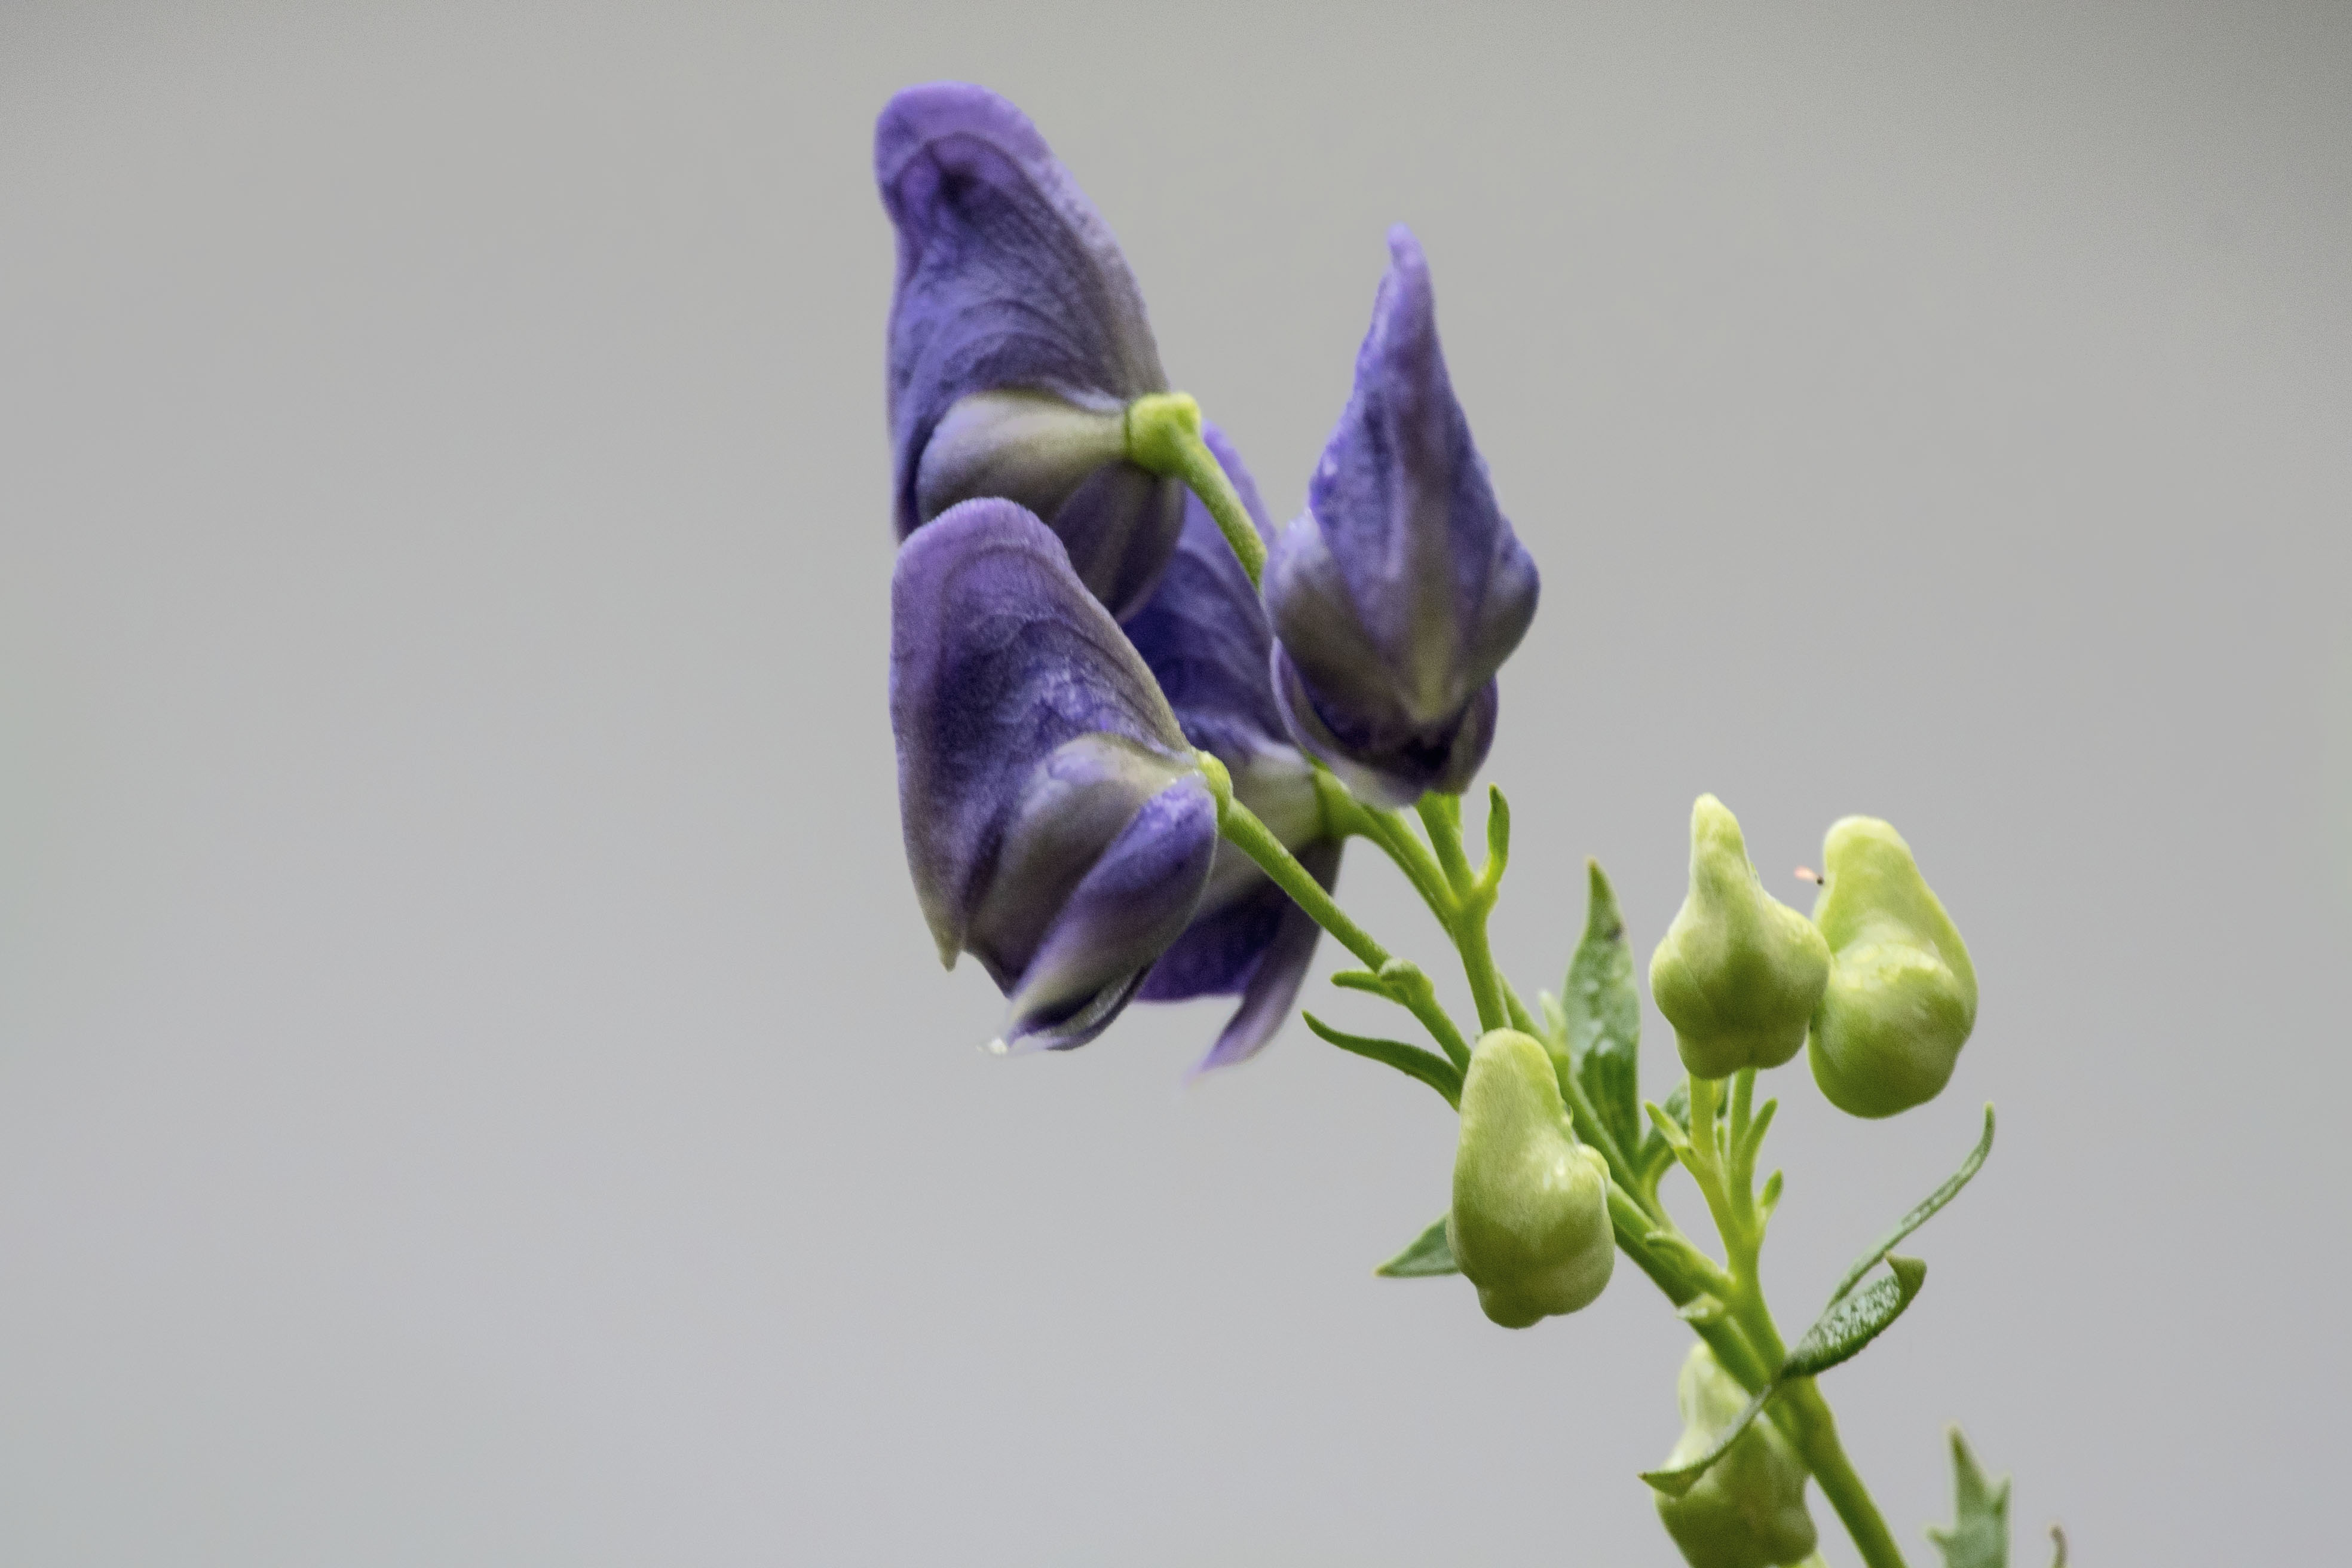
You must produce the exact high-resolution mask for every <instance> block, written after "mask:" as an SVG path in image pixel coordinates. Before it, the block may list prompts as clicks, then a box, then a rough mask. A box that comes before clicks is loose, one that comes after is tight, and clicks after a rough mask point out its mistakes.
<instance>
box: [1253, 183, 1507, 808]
mask: <svg viewBox="0 0 2352 1568" xmlns="http://www.w3.org/2000/svg"><path fill="white" fill-rule="evenodd" d="M1389 258H1390V259H1389V270H1388V273H1387V276H1386V277H1384V278H1383V279H1381V289H1380V294H1379V297H1378V298H1377V299H1376V300H1374V302H1373V305H1372V324H1371V330H1370V331H1369V332H1367V333H1366V334H1365V337H1364V342H1363V347H1362V348H1361V350H1360V351H1359V353H1357V356H1356V382H1355V389H1354V392H1353V394H1352V395H1350V397H1349V403H1348V407H1347V411H1346V412H1345V413H1344V414H1342V415H1341V416H1340V418H1339V426H1338V427H1337V428H1336V429H1335V430H1334V431H1333V432H1332V435H1331V439H1330V441H1329V443H1328V445H1327V446H1326V447H1324V450H1323V458H1322V461H1321V463H1320V464H1319V465H1318V467H1317V468H1316V471H1315V477H1314V479H1313V481H1312V482H1311V483H1310V484H1309V486H1308V488H1307V510H1306V511H1305V512H1303V513H1302V514H1300V515H1299V516H1298V517H1297V518H1296V519H1294V520H1293V521H1291V523H1290V524H1289V526H1288V527H1286V528H1285V529H1284V530H1283V531H1282V534H1281V537H1280V538H1279V539H1277V540H1276V542H1275V544H1274V548H1273V550H1272V551H1271V552H1269V555H1268V559H1267V562H1266V570H1265V602H1266V606H1267V609H1268V611H1269V612H1270V614H1271V616H1272V619H1273V626H1274V632H1275V636H1276V637H1277V638H1279V639H1280V642H1281V652H1282V657H1281V658H1279V659H1278V660H1277V663H1276V675H1275V689H1276V694H1277V696H1278V697H1279V698H1280V699H1281V700H1282V702H1283V707H1284V710H1285V715H1286V719H1287V720H1288V721H1289V729H1290V733H1291V734H1292V736H1293V737H1294V738H1295V739H1296V740H1297V742H1298V743H1299V744H1300V745H1302V746H1304V747H1306V748H1307V750H1308V751H1310V752H1314V753H1315V754H1317V755H1318V756H1320V757H1322V758H1323V759H1324V760H1325V761H1326V762H1328V763H1331V764H1332V766H1333V767H1334V768H1335V769H1336V770H1340V771H1341V772H1342V774H1343V776H1345V777H1348V778H1349V782H1350V784H1351V785H1353V784H1356V782H1357V781H1358V780H1366V779H1369V780H1374V781H1377V783H1376V784H1374V785H1373V793H1374V794H1375V795H1377V796H1378V797H1379V798H1381V799H1382V800H1384V801H1386V802H1389V803H1391V804H1402V803H1403V802H1406V801H1409V800H1411V799H1412V798H1415V797H1417V796H1418V795H1420V794H1421V792H1422V791H1423V790H1425V789H1439V790H1444V791H1447V792H1450V793H1458V792H1459V791H1460V790H1461V789H1462V788H1463V787H1465V785H1467V784H1468V783H1469V781H1470V778H1471V777H1472V775H1473V774H1475V773H1476V771H1477V768H1478V765H1479V764H1480V763H1482V762H1484V761H1485V759H1486V748H1487V747H1488V745H1489V744H1491V742H1492V741H1493V737H1494V723H1493V721H1494V699H1493V696H1492V692H1493V682H1494V678H1495V672H1496V670H1497V669H1498V668H1501V667H1502V664H1503V661H1504V660H1505V659H1506V658H1508V657H1509V656H1510V653H1511V651H1512V649H1514V648H1516V647H1517V646H1518V643H1519V639H1520V638H1521V637H1524V636H1525V635H1526V633H1527V629H1528V623H1529V622H1530V621H1531V620H1533V619H1534V616H1535V608H1536V597H1537V590H1538V580H1537V574H1536V567H1535V563H1534V561H1533V560H1531V559H1530V558H1529V557H1528V552H1526V550H1525V549H1523V548H1521V546H1520V544H1519V542H1518V538H1517V535H1516V534H1515V533H1513V532H1512V531H1511V525H1510V523H1509V522H1508V521H1507V520H1506V519H1505V518H1504V516H1503V514H1502V511H1501V509H1500V508H1499V507H1497V506H1496V501H1495V493H1494V487H1493V485H1492V483H1491V482H1490V481H1489V479H1488V478H1487V474H1486V462H1485V460H1484V459H1482V458H1480V457H1479V456H1478V450H1477V447H1476V446H1475V443H1474V442H1473V441H1472V440H1471V437H1470V424H1469V420H1468V419H1467V417H1466V416H1465V415H1464V414H1463V412H1462V405H1460V403H1458V402H1457V401H1456V400H1455V399H1454V387H1453V383H1452V381H1451V379H1450V378H1449V377H1448V375H1447V374H1446V369H1445V357H1444V351H1443V349H1442V348H1441V347H1440V345H1439V342H1438V338H1437V313H1436V311H1437V308H1436V297H1435V294H1434V293H1433V290H1432V289H1431V286H1430V279H1429V264H1428V262H1427V260H1426V259H1425V258H1423V255H1422V251H1421V247H1420V244H1419V243H1418V242H1417V241H1416V240H1414V238H1413V237H1412V232H1411V231H1410V230H1408V229H1406V228H1405V227H1404V226H1402V225H1399V226H1396V227H1395V228H1392V229H1391V230H1390V231H1389Z"/></svg>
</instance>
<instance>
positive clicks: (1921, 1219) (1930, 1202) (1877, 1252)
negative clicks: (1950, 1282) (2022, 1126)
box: [1830, 1105, 1992, 1303]
mask: <svg viewBox="0 0 2352 1568" xmlns="http://www.w3.org/2000/svg"><path fill="white" fill-rule="evenodd" d="M1991 1152H1992V1107H1991V1106H1990V1105H1987V1106H1986V1107H1985V1123H1984V1136H1982V1137H1981V1138H1979V1139H1978V1140H1977V1146H1976V1147H1975V1148H1974V1149H1971V1150H1969V1157H1968V1158H1967V1159H1965V1160H1963V1161H1961V1162H1960V1168H1959V1169H1958V1170H1957V1171H1955V1172H1953V1173H1951V1175H1950V1177H1949V1178H1948V1179H1947V1180H1946V1181H1945V1183H1944V1184H1943V1185H1942V1186H1940V1187H1937V1189H1936V1190H1935V1191H1934V1192H1932V1193H1929V1194H1927V1197H1926V1198H1924V1199H1922V1200H1921V1201H1920V1204H1919V1206H1918V1207H1916V1208H1915V1209H1913V1210H1912V1211H1911V1212H1910V1213H1909V1214H1906V1215H1904V1216H1903V1217H1902V1218H1901V1219H1899V1220H1897V1221H1896V1222H1895V1228H1894V1229H1893V1230H1890V1231H1888V1232H1887V1233H1886V1234H1885V1236H1882V1237H1879V1238H1878V1239H1877V1240H1876V1241H1874V1242H1872V1243H1871V1244H1870V1250H1869V1251H1867V1252H1865V1253H1864V1254H1863V1255H1862V1256H1861V1257H1860V1258H1855V1259H1854V1263H1853V1268H1849V1269H1847V1270H1846V1271H1845V1278H1844V1279H1841V1280H1839V1281H1838V1284H1837V1289H1834V1290H1832V1291H1831V1292H1830V1300H1831V1301H1832V1303H1834V1302H1835V1301H1836V1300H1838V1299H1839V1298H1840V1297H1842V1296H1843V1295H1844V1294H1845V1293H1846V1292H1847V1291H1849V1290H1851V1289H1853V1288H1854V1286H1855V1284H1856V1283H1858V1282H1859V1281H1860V1280H1861V1279H1862V1277H1863V1276H1864V1275H1865V1274H1867V1273H1869V1272H1870V1271H1871V1270H1872V1269H1873V1268H1876V1267H1878V1260H1879V1259H1880V1258H1884V1257H1885V1256H1886V1254H1887V1251H1888V1249H1890V1248H1891V1247H1894V1246H1895V1244H1896V1243H1898V1242H1900V1241H1901V1240H1902V1239H1903V1238H1904V1237H1906V1236H1908V1235H1910V1234H1911V1233H1912V1232H1913V1231H1915V1230H1916V1229H1918V1228H1919V1227H1920V1226H1923V1225H1925V1224H1927V1222H1928V1221H1929V1220H1930V1219H1932V1218H1934V1217H1935V1214H1936V1211H1937V1209H1940V1208H1942V1207H1943V1206H1944V1205H1946V1204H1948V1203H1950V1202H1951V1201H1952V1200H1953V1199H1954V1198H1956V1197H1958V1196H1959V1195H1960V1189H1961V1188H1962V1187H1965V1186H1967V1185H1968V1184H1969V1177H1971V1176H1973V1175H1975V1174H1976V1173H1978V1172H1979V1170H1981V1169H1983V1168H1984V1163H1985V1156H1986V1155H1987V1154H1990V1153H1991Z"/></svg>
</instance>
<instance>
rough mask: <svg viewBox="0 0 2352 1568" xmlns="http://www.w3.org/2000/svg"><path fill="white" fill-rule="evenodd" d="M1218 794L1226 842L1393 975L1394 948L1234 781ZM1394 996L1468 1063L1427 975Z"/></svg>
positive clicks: (1206, 764) (1205, 757) (1209, 764)
mask: <svg viewBox="0 0 2352 1568" xmlns="http://www.w3.org/2000/svg"><path fill="white" fill-rule="evenodd" d="M1200 756H1201V763H1202V771H1203V772H1210V771H1211V769H1212V768H1213V769H1214V771H1213V773H1211V776H1212V779H1213V780H1219V779H1222V776H1223V773H1224V768H1223V764H1222V763H1217V760H1216V759H1215V758H1214V757H1213V756H1210V755H1209V754H1208V753H1207V752H1202V753H1200ZM1217 793H1218V795H1219V797H1220V809H1219V811H1218V814H1217V830H1218V832H1220V833H1222V834H1223V836H1224V837H1225V839H1226V841H1227V842H1228V843H1230V844H1232V845H1233V846H1234V847H1235V848H1236V849H1239V850H1240V851H1241V852H1242V853H1243V854H1244V855H1246V856H1248V857H1249V858H1251V859H1252V860H1254V861H1255V862H1256V863H1257V868H1258V869H1259V870H1261V871H1264V872H1265V874H1266V876H1267V877H1268V878H1269V879H1272V880H1273V882H1274V885H1275V886H1276V887H1277V888H1280V889H1282V890H1283V891H1284V892H1286V893H1287V894H1289V895H1290V898H1291V901H1292V902H1294V903H1296V904H1297V906H1298V907H1299V908H1300V909H1302V910H1306V911H1307V918H1308V919H1310V920H1312V921H1314V922H1315V923H1316V924H1317V925H1319V926H1321V927H1322V928H1323V929H1324V930H1325V931H1329V932H1330V933H1331V934H1332V936H1333V937H1335V938H1336V939H1338V941H1339V945H1340V946H1342V947H1344V948H1346V949H1347V950H1348V951H1349V952H1351V953H1353V954H1355V955H1356V959H1357V961H1358V962H1359V963H1362V964H1363V966H1364V967H1365V968H1366V969H1369V970H1370V971H1371V972H1372V973H1374V974H1375V975H1381V977H1382V978H1387V976H1386V975H1385V974H1383V973H1382V972H1383V971H1388V970H1389V967H1390V964H1391V962H1392V955H1391V953H1390V952H1389V950H1388V949H1387V948H1385V947H1382V946H1381V944H1380V943H1379V942H1375V941H1374V940H1373V939H1372V933H1371V932H1370V931H1366V930H1365V929H1364V928H1363V927H1361V926H1360V925H1358V924H1357V923H1356V922H1355V921H1352V920H1350V919H1349V918H1348V912H1347V911H1346V910H1342V909H1341V908H1340V907H1339V904H1338V903H1337V902H1335V901H1334V900H1332V897H1331V895H1330V894H1328V893H1327V892H1325V891H1324V890H1323V884H1322V883H1320V882H1318V881H1317V880H1316V879H1315V874H1314V873H1313V872H1311V871H1309V870H1308V869H1307V868H1306V867H1304V866H1302V865H1300V864H1299V863H1298V857H1297V856H1296V855H1293V854H1292V853H1291V852H1290V851H1289V849H1288V848H1286V847H1285V846H1284V844H1283V842H1282V840H1281V839H1279V838H1276V837H1275V836H1274V830H1273V829H1272V828H1269V827H1268V826H1266V825H1265V823H1264V822H1261V821H1260V820H1258V816H1257V814H1256V813H1255V812H1254V811H1252V810H1250V808H1249V807H1248V806H1245V805H1243V804H1242V803H1241V802H1240V801H1238V800H1235V799H1234V798H1233V793H1232V785H1231V784H1230V783H1229V782H1228V783H1225V784H1223V787H1222V788H1221V789H1219V790H1218V792H1217ZM1391 973H1393V972H1392V971H1391ZM1389 994H1391V996H1392V998H1393V999H1394V1000H1395V1001H1396V1002H1397V1003H1398V1004H1399V1005H1402V1006H1403V1007H1404V1008H1405V1009H1406V1010H1407V1011H1408V1012H1410V1013H1412V1016H1414V1017H1416V1018H1418V1019H1420V1020H1421V1023H1422V1026H1423V1027H1424V1028H1426V1029H1427V1030H1428V1031H1429V1033H1430V1037H1431V1038H1433V1039H1434V1040H1435V1041H1436V1042H1437V1044H1438V1046H1439V1047H1440V1048H1442V1049H1443V1050H1444V1052H1445V1054H1446V1056H1447V1057H1449V1058H1452V1059H1453V1061H1454V1065H1455V1066H1456V1067H1462V1066H1465V1065H1467V1064H1468V1062H1469V1060H1470V1047H1469V1044H1468V1042H1467V1041H1465V1040H1464V1039H1463V1037H1462V1031H1461V1030H1460V1029H1459V1028H1458V1027H1456V1026H1454V1020H1453V1019H1452V1018H1451V1017H1449V1016H1446V1012H1445V1009H1444V1007H1442V1006H1440V1005H1438V1003H1437V999H1436V997H1435V996H1434V994H1432V993H1431V991H1430V989H1429V985H1428V982H1427V980H1426V978H1425V977H1424V978H1423V980H1422V982H1421V984H1418V985H1413V986H1409V987H1400V988H1399V989H1398V990H1397V991H1396V992H1391V993H1389Z"/></svg>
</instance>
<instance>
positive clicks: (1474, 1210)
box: [1445, 1029, 1617, 1329]
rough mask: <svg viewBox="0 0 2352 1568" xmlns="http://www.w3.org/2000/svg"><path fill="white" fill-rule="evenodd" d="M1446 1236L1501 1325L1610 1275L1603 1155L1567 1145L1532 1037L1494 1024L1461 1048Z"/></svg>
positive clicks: (1553, 1088)
mask: <svg viewBox="0 0 2352 1568" xmlns="http://www.w3.org/2000/svg"><path fill="white" fill-rule="evenodd" d="M1445 1238H1446V1242H1447V1244H1448V1245H1449V1246H1450V1247H1452V1248H1453V1250H1454V1262H1455V1264H1456V1265H1457V1266H1459V1267H1460V1268H1461V1270H1462V1272H1463V1273H1464V1274H1465V1276H1467V1277H1468V1279H1469V1280H1470V1282H1471V1283H1472V1284H1473V1285H1475V1286H1476V1287H1477V1288H1478V1305H1479V1306H1480V1307H1482V1308H1484V1309H1485V1310H1486V1316H1487V1317H1489V1318H1491V1319H1493V1320H1494V1321H1496V1322H1497V1323H1500V1324H1502V1325H1503V1327H1505V1328H1507V1329H1524V1328H1527V1327H1528V1326H1530V1325H1531V1324H1533V1323H1536V1322H1538V1321H1540V1320H1542V1319H1544V1318H1548V1317H1552V1316H1555V1315H1557V1314H1559V1313H1564V1312H1573V1311H1576V1310H1578V1309H1580V1308H1582V1307H1585V1306H1588V1305H1590V1304H1591V1302H1592V1301H1593V1300H1594V1299H1595V1298H1597V1297H1598V1296H1599V1295H1600V1294H1601V1289H1602V1288H1603V1287H1605V1286H1606V1285H1607V1284H1608V1283H1609V1275H1610V1271H1611V1269H1612V1268H1614V1267H1615V1264H1616V1261H1617V1247H1616V1240H1615V1237H1614V1235H1613V1234H1612V1231H1611V1229H1610V1225H1609V1163H1608V1161H1606V1160H1605V1159H1603V1158H1602V1157H1601V1152H1600V1151H1599V1150H1597V1149H1594V1148H1591V1147H1590V1146H1589V1145H1587V1144H1584V1143H1580V1142H1578V1141H1577V1137H1576V1132H1575V1130H1574V1128H1572V1127H1571V1126H1570V1122H1569V1114H1568V1106H1567V1104H1566V1102H1565V1101H1563V1100H1561V1099H1560V1093H1559V1078H1558V1077H1557V1076H1556V1075H1555V1074H1554V1072H1553V1069H1552V1063H1551V1057H1550V1055H1549V1053H1548V1052H1546V1051H1545V1049H1544V1047H1543V1045H1542V1043H1541V1042H1540V1041H1538V1040H1537V1039H1536V1037H1534V1036H1532V1035H1524V1034H1521V1033H1519V1032H1518V1031H1517V1030H1516V1029H1496V1030H1494V1031H1492V1032H1491V1033H1489V1034H1488V1035H1486V1037H1484V1038H1482V1039H1481V1040H1479V1042H1478V1044H1477V1046H1476V1047H1475V1048H1474V1049H1473V1050H1472V1051H1471V1053H1470V1070H1469V1071H1468V1073H1467V1074H1465V1077H1464V1079H1463V1084H1462V1131H1461V1140H1460V1142H1458V1143H1457V1144H1456V1145H1455V1147H1454V1206H1453V1208H1452V1209H1451V1210H1450V1211H1448V1213H1447V1215H1446V1218H1445Z"/></svg>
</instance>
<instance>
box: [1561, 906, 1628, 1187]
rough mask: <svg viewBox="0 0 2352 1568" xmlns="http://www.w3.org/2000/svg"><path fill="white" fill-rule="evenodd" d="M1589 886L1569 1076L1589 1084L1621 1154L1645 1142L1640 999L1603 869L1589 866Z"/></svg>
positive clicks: (1568, 1012)
mask: <svg viewBox="0 0 2352 1568" xmlns="http://www.w3.org/2000/svg"><path fill="white" fill-rule="evenodd" d="M1584 865H1585V871H1586V874H1587V877H1588V879H1589V881H1590V884H1591V887H1590V890H1589V893H1588V895H1587V900H1586V903H1585V911H1584V937H1583V940H1582V941H1580V942H1578V943H1577V944H1576V952H1575V955H1574V956H1573V957H1571V958H1570V960H1569V961H1568V985H1567V988H1566V990H1565V992H1564V993H1563V994H1562V995H1561V997H1560V1012H1561V1015H1562V1018H1563V1021H1564V1022H1565V1024H1566V1026H1567V1030H1566V1032H1567V1037H1568V1057H1569V1064H1570V1070H1571V1071H1573V1072H1574V1073H1575V1074H1576V1076H1577V1079H1578V1081H1580V1083H1582V1084H1583V1085H1584V1092H1585V1095H1586V1096H1587V1098H1589V1099H1590V1100H1591V1101H1592V1108H1593V1110H1594V1112H1595V1113H1596V1114H1598V1115H1599V1116H1600V1118H1601V1125H1602V1126H1603V1127H1605V1128H1607V1129H1608V1130H1609V1135H1610V1136H1611V1137H1612V1138H1614V1139H1615V1140H1616V1141H1617V1147H1618V1148H1620V1149H1621V1150H1632V1149H1633V1148H1635V1147H1636V1146H1637V1145H1638V1144H1639V1143H1640V1142H1641V1139H1642V1128H1643V1123H1642V1083H1641V1075H1642V1068H1641V1047H1642V997H1641V994H1640V993H1639V992H1638V991H1636V990H1635V989H1634V988H1633V949H1632V948H1631V947H1630V946H1628V945H1627V944H1626V942H1625V920H1624V917H1623V916H1622V915H1621V914H1620V913H1618V910H1617V894H1616V892H1615V890H1614V889H1612V888H1611V887H1610V886H1609V879H1608V878H1607V877H1606V876H1604V875H1602V873H1601V862H1600V861H1598V860H1587V861H1586V862H1585V863H1584Z"/></svg>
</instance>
